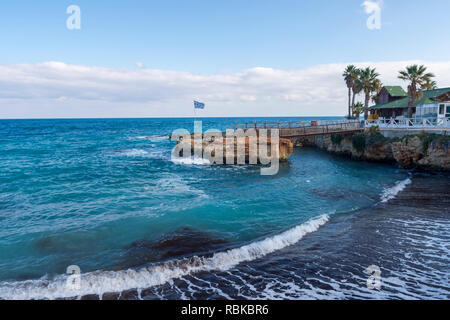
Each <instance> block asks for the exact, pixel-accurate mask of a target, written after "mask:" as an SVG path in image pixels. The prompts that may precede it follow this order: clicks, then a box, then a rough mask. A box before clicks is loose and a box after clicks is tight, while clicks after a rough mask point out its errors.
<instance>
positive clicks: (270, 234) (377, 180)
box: [0, 118, 450, 299]
mask: <svg viewBox="0 0 450 320" xmlns="http://www.w3.org/2000/svg"><path fill="white" fill-rule="evenodd" d="M193 120H194V119H107V120H106V119H89V120H76V119H71V120H1V121H0V299H65V298H69V299H99V298H100V299H449V298H450V284H449V283H450V256H449V251H450V210H449V205H450V200H449V193H450V179H449V175H448V174H443V173H420V172H413V171H407V170H404V169H401V168H399V167H396V166H395V165H392V164H381V163H368V162H359V161H353V160H350V159H347V158H343V157H338V156H333V155H329V154H327V153H324V152H322V151H319V150H316V149H310V148H297V149H295V151H294V154H293V155H292V157H291V158H290V159H289V161H288V162H286V163H282V164H281V165H280V170H279V172H278V174H276V175H274V176H262V175H261V174H260V167H259V166H258V165H241V166H238V165H231V166H230V165H228V166H227V165H208V164H196V163H187V162H184V163H181V162H174V161H172V160H171V150H172V149H173V147H174V145H175V142H173V141H171V140H170V138H169V136H170V134H171V133H172V132H173V131H174V130H175V129H180V128H184V129H187V130H189V131H193V125H194V124H193ZM253 120H254V119H234V118H229V119H226V118H221V119H211V118H209V119H203V128H204V130H206V129H212V128H214V129H220V130H224V129H226V128H227V127H234V125H235V122H236V121H239V122H249V123H251V122H252V121H253ZM258 120H260V121H261V120H262V119H258ZM267 120H270V121H274V120H273V119H267ZM285 120H286V121H289V120H291V121H299V120H300V119H299V118H292V119H285ZM303 120H311V118H308V119H303ZM69 266H78V267H79V269H80V271H81V274H80V276H79V277H76V278H75V280H74V281H75V282H70V281H72V280H73V279H74V278H73V277H72V276H69V275H68V274H67V268H68V267H69ZM369 266H376V267H378V268H379V270H380V274H379V280H380V287H378V288H375V289H374V288H369V287H368V285H367V280H368V278H369V276H370V275H369V274H367V273H366V272H365V271H366V269H367V268H368V267H369ZM72 270H73V269H72ZM68 280H69V281H68ZM77 281H78V282H77ZM70 283H72V284H73V283H76V284H78V286H76V287H74V286H71V285H70Z"/></svg>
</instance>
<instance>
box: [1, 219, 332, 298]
mask: <svg viewBox="0 0 450 320" xmlns="http://www.w3.org/2000/svg"><path fill="white" fill-rule="evenodd" d="M328 220H329V216H328V215H322V216H320V217H318V218H316V219H313V220H310V221H308V222H306V223H304V224H301V225H299V226H297V227H294V228H292V229H290V230H287V231H285V232H283V233H281V234H279V235H275V236H273V237H269V238H266V239H264V240H261V241H256V242H253V243H250V244H248V245H245V246H242V247H239V248H235V249H230V250H228V251H224V252H217V253H215V254H213V255H212V256H211V257H197V256H195V257H192V258H190V259H183V260H174V261H170V262H167V263H164V264H161V265H153V266H149V267H145V268H141V269H138V270H132V269H129V270H122V271H96V272H91V273H87V274H83V275H82V276H81V289H80V290H76V291H74V290H73V289H70V288H69V287H68V286H66V281H67V276H66V275H61V276H58V277H56V278H55V279H53V280H45V279H41V280H29V281H23V282H9V283H8V282H6V283H1V284H0V298H1V299H8V300H13V299H57V298H71V297H76V296H85V295H91V294H96V295H99V296H100V297H101V296H102V295H103V294H105V293H109V292H111V293H113V292H123V291H126V290H131V289H145V288H150V287H153V286H157V285H161V284H164V283H166V282H168V281H170V280H172V279H176V278H180V277H183V276H186V275H189V274H193V273H197V272H201V271H213V270H219V271H224V270H228V269H230V268H233V267H234V266H236V265H238V264H240V263H242V262H248V261H252V260H255V259H258V258H261V257H264V256H265V255H268V254H270V253H273V252H275V251H277V250H281V249H283V248H286V247H288V246H291V245H293V244H295V243H297V242H298V241H300V240H301V239H302V238H303V237H304V236H305V235H307V234H309V233H312V232H315V231H317V230H318V229H319V228H320V227H321V226H322V225H324V224H325V223H327V222H328Z"/></svg>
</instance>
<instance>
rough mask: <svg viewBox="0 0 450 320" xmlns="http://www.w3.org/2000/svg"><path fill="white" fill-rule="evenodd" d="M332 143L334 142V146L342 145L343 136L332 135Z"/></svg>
mask: <svg viewBox="0 0 450 320" xmlns="http://www.w3.org/2000/svg"><path fill="white" fill-rule="evenodd" d="M331 142H333V144H341V142H342V134H332V135H331Z"/></svg>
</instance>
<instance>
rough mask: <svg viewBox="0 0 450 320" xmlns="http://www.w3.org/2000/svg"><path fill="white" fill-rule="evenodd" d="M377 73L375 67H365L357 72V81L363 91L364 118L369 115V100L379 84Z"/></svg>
mask: <svg viewBox="0 0 450 320" xmlns="http://www.w3.org/2000/svg"><path fill="white" fill-rule="evenodd" d="M378 76H379V74H378V73H377V72H376V70H375V68H374V69H371V68H370V67H367V68H365V69H363V70H361V72H360V74H359V82H360V85H361V88H362V91H364V95H365V97H364V118H365V119H367V118H368V115H369V102H370V97H371V94H372V92H374V91H376V90H377V89H378V88H379V87H380V86H381V82H380V80H378Z"/></svg>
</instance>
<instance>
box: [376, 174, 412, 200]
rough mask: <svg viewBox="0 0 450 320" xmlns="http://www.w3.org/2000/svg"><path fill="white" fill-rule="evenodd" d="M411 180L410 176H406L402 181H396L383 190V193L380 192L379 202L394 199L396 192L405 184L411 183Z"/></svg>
mask: <svg viewBox="0 0 450 320" xmlns="http://www.w3.org/2000/svg"><path fill="white" fill-rule="evenodd" d="M411 182H412V181H411V178H407V179H405V180H402V181H397V183H396V184H395V186H393V187H391V188H387V189H385V190H383V193H382V194H381V202H382V203H386V202H388V201H389V200H392V199H394V198H395V197H396V196H397V194H398V193H399V192H401V191H403V190H404V189H405V188H406V186H407V185H409V184H411Z"/></svg>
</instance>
